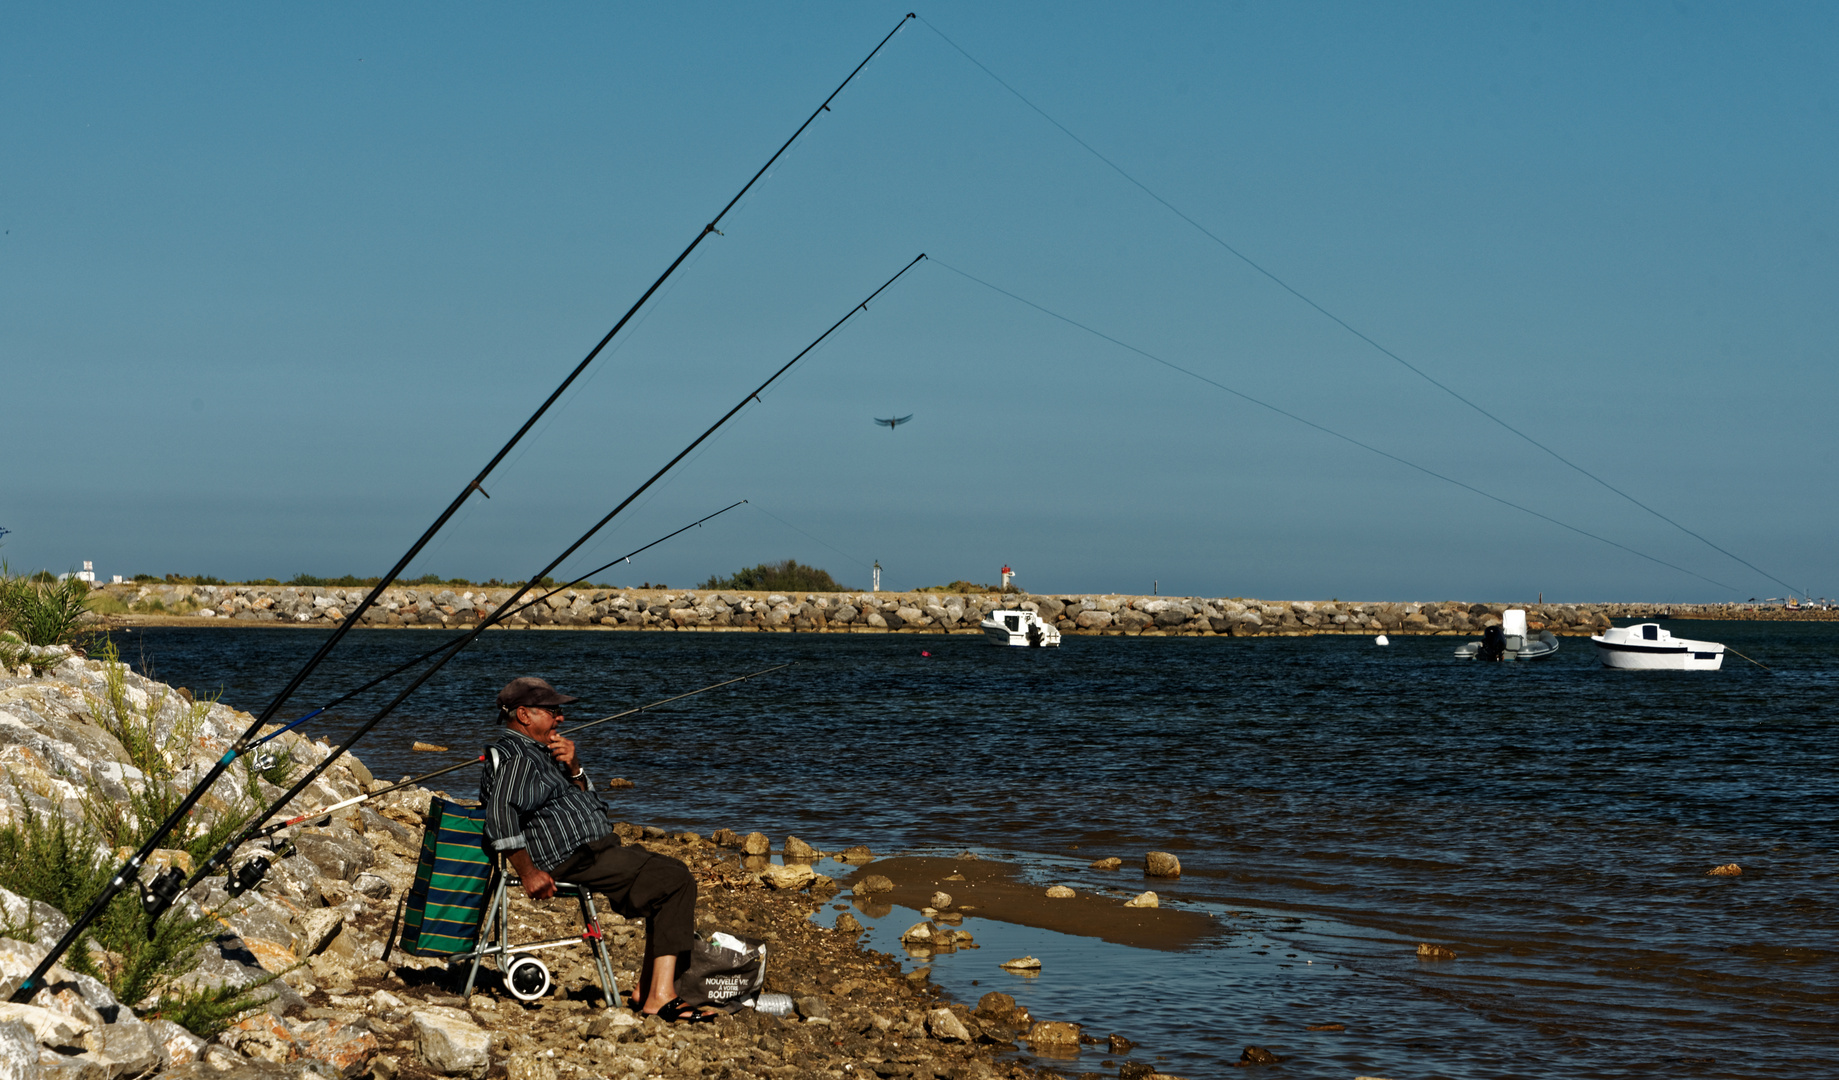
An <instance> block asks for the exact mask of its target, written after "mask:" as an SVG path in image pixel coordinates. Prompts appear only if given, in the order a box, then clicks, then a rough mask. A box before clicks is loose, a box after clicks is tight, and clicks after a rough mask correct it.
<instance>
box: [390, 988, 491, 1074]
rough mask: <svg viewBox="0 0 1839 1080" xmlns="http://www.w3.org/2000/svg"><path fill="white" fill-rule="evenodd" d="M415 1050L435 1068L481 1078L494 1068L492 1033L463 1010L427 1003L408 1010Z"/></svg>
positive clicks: (430, 1066) (422, 1059)
mask: <svg viewBox="0 0 1839 1080" xmlns="http://www.w3.org/2000/svg"><path fill="white" fill-rule="evenodd" d="M409 1022H410V1023H411V1024H412V1025H413V1027H414V1031H415V1053H416V1055H417V1056H419V1057H420V1058H421V1061H422V1063H423V1064H424V1065H426V1066H427V1067H428V1069H429V1070H430V1071H432V1072H437V1073H440V1074H442V1075H444V1076H463V1077H467V1078H469V1080H478V1078H479V1077H483V1076H484V1075H485V1073H486V1070H488V1069H489V1068H491V1058H490V1053H489V1052H490V1050H491V1035H490V1034H488V1033H487V1032H486V1030H485V1029H484V1028H482V1027H480V1026H479V1025H478V1024H475V1023H473V1019H472V1017H471V1016H469V1015H467V1013H466V1012H465V1011H464V1010H461V1009H454V1008H449V1007H447V1006H444V1005H425V1006H423V1007H421V1008H419V1009H416V1010H415V1011H414V1012H412V1013H410V1014H409Z"/></svg>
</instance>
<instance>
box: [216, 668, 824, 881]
mask: <svg viewBox="0 0 1839 1080" xmlns="http://www.w3.org/2000/svg"><path fill="white" fill-rule="evenodd" d="M792 663H796V661H792V662H791V663H784V664H774V665H773V666H772V667H769V668H761V669H760V670H759V671H752V672H748V673H747V674H745V675H737V676H735V677H734V678H732V679H723V680H722V681H721V682H718V683H710V684H709V685H708V686H704V687H699V688H697V689H695V690H691V691H689V692H688V693H683V694H676V695H673V696H671V697H667V698H660V699H658V700H657V701H652V702H647V703H646V704H644V705H640V706H637V707H635V708H631V709H627V710H625V711H624V712H616V713H614V714H612V715H611V716H603V717H601V718H600V719H598V720H589V721H588V722H587V723H585V724H577V725H576V726H574V727H572V728H569V729H568V730H567V731H565V732H560V734H564V735H569V736H573V735H578V734H580V733H581V732H583V731H586V730H587V729H588V728H591V727H596V726H598V725H600V724H605V723H608V722H609V721H613V720H619V719H623V718H625V717H628V716H634V715H636V714H638V713H642V712H647V711H649V710H651V709H656V708H658V707H659V706H662V705H669V704H671V703H672V702H675V701H682V700H683V699H684V698H691V697H695V696H696V695H697V694H706V693H708V692H709V691H711V690H720V689H721V688H722V687H724V686H733V685H734V684H735V683H739V682H746V681H747V680H748V679H757V678H759V677H760V676H762V675H770V674H772V673H773V672H775V671H781V670H784V669H785V668H789V667H791V666H792ZM484 760H485V755H484V754H480V755H479V756H478V757H476V758H469V759H467V760H466V761H462V762H458V763H456V764H453V765H448V766H445V767H443V768H439V769H436V770H434V771H433V772H426V773H422V774H421V775H420V776H411V777H409V778H407V779H404V780H399V781H397V782H396V783H394V784H391V785H389V786H388V787H381V788H378V789H377V790H375V791H372V792H369V793H367V794H364V795H357V796H353V797H352V798H349V799H346V800H344V801H343V802H335V803H333V804H332V805H331V806H322V807H320V808H319V809H318V810H311V811H308V812H307V813H304V814H298V815H296V816H294V817H291V818H288V819H287V820H286V821H277V822H275V823H274V824H273V825H270V826H268V827H267V828H265V829H263V830H261V831H260V832H258V833H256V834H255V835H253V836H251V837H249V839H248V840H246V841H244V843H248V842H250V841H254V840H262V839H266V838H268V837H270V836H273V835H274V834H276V833H278V832H280V831H281V830H283V829H287V828H292V827H293V826H295V825H300V824H304V823H306V822H308V821H314V820H317V819H319V818H323V817H326V816H328V815H330V814H335V813H337V812H339V811H340V810H343V809H345V808H346V807H348V806H357V805H359V804H360V803H366V802H369V801H370V800H372V799H377V798H381V797H383V796H385V795H388V794H390V793H391V792H393V791H400V790H402V789H403V788H406V787H413V786H415V785H417V784H420V783H422V782H424V781H427V780H432V779H434V778H435V777H437V776H445V775H446V774H448V773H450V772H456V771H458V770H460V769H464V768H466V767H467V766H469V765H477V764H479V763H480V762H482V761H484ZM269 865H270V861H269V859H268V858H266V857H265V856H264V855H257V856H256V857H255V858H253V859H250V860H249V861H248V862H246V863H244V864H243V865H242V866H241V867H239V868H238V869H237V870H236V871H234V872H233V873H231V875H230V878H229V881H228V882H227V883H226V885H225V889H226V890H227V891H228V892H229V894H230V895H231V896H241V895H242V894H243V893H245V892H248V891H249V890H250V889H252V888H254V887H255V886H256V885H258V884H260V883H261V880H262V878H263V877H264V876H266V875H267V873H268V867H269Z"/></svg>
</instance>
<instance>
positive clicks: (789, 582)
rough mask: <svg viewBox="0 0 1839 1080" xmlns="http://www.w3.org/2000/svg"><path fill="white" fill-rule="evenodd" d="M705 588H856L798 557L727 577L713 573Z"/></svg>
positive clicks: (771, 590)
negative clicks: (840, 582)
mask: <svg viewBox="0 0 1839 1080" xmlns="http://www.w3.org/2000/svg"><path fill="white" fill-rule="evenodd" d="M702 587H703V588H705V589H737V590H741V591H745V592H821V593H840V592H853V591H855V590H854V589H852V588H851V587H849V586H847V585H839V584H837V581H836V579H835V578H833V577H831V576H830V572H829V571H828V570H820V569H818V568H817V567H815V566H806V565H804V564H803V563H801V562H799V561H798V560H797V559H785V560H782V561H780V562H775V563H761V564H760V565H758V566H750V567H748V568H747V569H745V570H736V571H735V572H734V573H732V574H730V575H729V576H727V577H715V576H711V577H710V578H709V580H707V581H705V582H703V583H702Z"/></svg>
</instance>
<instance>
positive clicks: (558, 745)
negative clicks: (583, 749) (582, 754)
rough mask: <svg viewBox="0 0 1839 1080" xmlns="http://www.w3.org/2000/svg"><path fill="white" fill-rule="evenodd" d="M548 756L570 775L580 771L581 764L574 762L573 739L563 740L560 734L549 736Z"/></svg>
mask: <svg viewBox="0 0 1839 1080" xmlns="http://www.w3.org/2000/svg"><path fill="white" fill-rule="evenodd" d="M549 754H550V756H551V757H553V758H555V759H556V761H557V762H558V763H559V764H561V765H562V766H563V767H564V768H566V769H567V770H568V771H569V773H570V774H571V775H572V774H574V773H577V772H579V771H581V764H580V763H579V762H577V761H576V760H575V741H574V740H573V739H568V738H564V737H563V736H562V735H560V734H556V735H552V736H550V739H549Z"/></svg>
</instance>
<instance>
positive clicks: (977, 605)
mask: <svg viewBox="0 0 1839 1080" xmlns="http://www.w3.org/2000/svg"><path fill="white" fill-rule="evenodd" d="M102 591H103V592H104V593H105V594H106V595H108V596H110V597H112V598H114V599H115V600H116V601H119V603H116V604H114V605H113V606H115V607H125V608H126V609H127V611H126V613H125V614H121V615H116V616H111V617H110V618H111V620H113V621H118V622H122V623H124V624H127V625H132V624H134V623H136V622H151V623H170V622H174V621H180V622H184V623H186V624H197V625H202V624H206V623H214V624H219V625H243V624H275V625H318V626H326V625H329V624H332V623H336V622H338V621H340V620H343V619H344V618H345V616H346V615H347V614H348V613H349V612H350V611H351V610H352V608H353V607H354V606H356V605H357V604H358V603H359V602H360V601H361V600H362V599H363V598H364V596H366V595H367V593H368V590H367V589H364V588H337V587H310V586H292V585H168V584H148V585H111V586H106V587H104V589H103V590H102ZM510 595H511V590H509V589H488V588H484V587H473V588H414V587H402V588H392V589H387V590H385V591H384V594H383V598H382V600H381V601H380V602H379V603H378V604H377V605H375V606H373V607H372V608H371V609H369V610H367V611H366V612H365V613H364V619H363V622H364V625H366V626H373V627H441V626H454V627H460V626H471V625H475V624H477V622H478V621H479V620H481V619H484V618H486V617H487V616H489V615H490V614H491V612H492V611H493V610H494V609H495V608H496V607H497V606H498V605H499V604H500V603H501V602H503V601H504V600H505V599H506V598H507V597H509V596H510ZM1509 607H1521V608H1525V609H1526V611H1527V615H1528V625H1529V626H1530V627H1531V628H1532V629H1533V631H1534V632H1538V631H1540V630H1546V629H1549V630H1551V631H1552V632H1553V633H1555V634H1593V633H1597V632H1598V631H1600V630H1602V629H1603V628H1604V627H1607V626H1609V625H1611V622H1612V620H1615V619H1630V618H1650V617H1654V616H1656V615H1666V614H1670V615H1672V616H1673V617H1677V618H1704V619H1721V618H1755V617H1759V616H1760V615H1761V614H1763V613H1765V610H1781V609H1749V608H1743V609H1739V608H1735V607H1729V606H1715V605H1693V606H1687V605H1672V606H1670V607H1656V606H1655V605H1652V604H1541V603H1524V602H1520V603H1492V604H1479V603H1463V602H1458V601H1434V602H1354V601H1341V600H1327V601H1310V600H1291V601H1283V600H1257V599H1250V598H1245V597H1195V596H1126V595H1104V596H1094V595H1063V594H1055V595H1031V594H1008V595H1004V594H999V593H970V594H965V593H929V592H928V593H885V592H883V593H763V592H732V591H728V590H695V589H692V590H681V591H672V590H667V589H651V590H643V589H593V588H579V589H566V590H563V591H562V592H559V593H557V594H556V595H554V596H552V597H549V598H548V599H546V600H543V601H542V602H540V603H538V604H535V605H533V606H531V607H529V608H527V609H525V610H524V611H522V612H521V613H519V614H517V615H513V616H512V617H511V618H510V619H508V620H506V625H507V626H509V627H512V628H530V627H548V628H578V629H610V630H692V631H693V630H702V631H736V630H753V631H780V632H788V633H870V634H878V633H893V632H902V633H928V634H940V633H948V634H949V633H972V634H974V633H980V632H981V631H980V630H979V629H978V623H979V622H981V621H982V620H983V619H984V618H985V617H987V616H988V615H989V614H990V612H992V611H996V610H998V609H1003V608H1022V609H1025V610H1029V611H1035V612H1038V613H1039V614H1040V615H1041V617H1042V618H1044V619H1046V620H1048V621H1049V622H1052V623H1053V624H1054V625H1055V626H1057V627H1059V628H1060V632H1061V633H1062V634H1093V635H1103V634H1111V635H1140V634H1150V635H1158V634H1161V635H1171V634H1173V635H1231V636H1234V637H1256V636H1270V635H1307V634H1378V633H1385V634H1479V633H1481V631H1482V629H1483V628H1485V627H1486V626H1489V625H1491V624H1495V623H1499V622H1500V617H1501V613H1502V612H1503V611H1506V610H1507V609H1508V608H1509Z"/></svg>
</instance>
